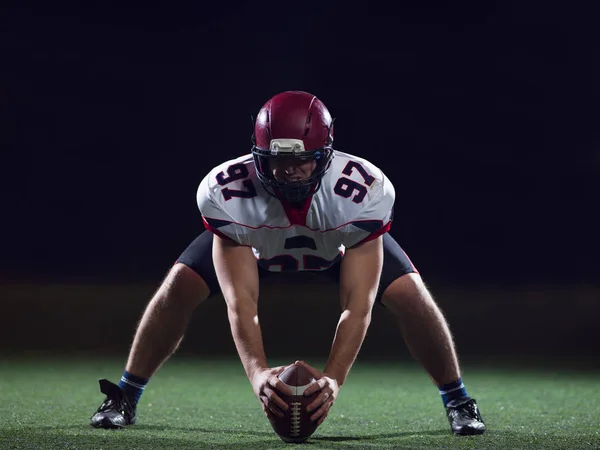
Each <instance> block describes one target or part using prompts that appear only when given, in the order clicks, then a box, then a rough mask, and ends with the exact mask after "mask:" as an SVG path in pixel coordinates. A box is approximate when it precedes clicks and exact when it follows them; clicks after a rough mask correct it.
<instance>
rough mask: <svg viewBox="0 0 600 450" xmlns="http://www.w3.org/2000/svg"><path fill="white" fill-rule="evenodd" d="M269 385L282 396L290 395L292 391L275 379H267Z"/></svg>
mask: <svg viewBox="0 0 600 450" xmlns="http://www.w3.org/2000/svg"><path fill="white" fill-rule="evenodd" d="M269 385H270V386H271V387H273V388H274V389H276V390H277V391H278V392H281V393H282V394H283V395H292V390H291V389H290V388H289V387H287V386H286V385H285V383H284V382H283V381H281V380H280V379H279V378H277V377H271V378H269Z"/></svg>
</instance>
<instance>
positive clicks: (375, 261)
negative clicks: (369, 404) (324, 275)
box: [325, 236, 383, 386]
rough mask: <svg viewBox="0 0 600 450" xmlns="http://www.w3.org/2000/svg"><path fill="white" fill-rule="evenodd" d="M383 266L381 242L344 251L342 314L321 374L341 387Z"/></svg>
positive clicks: (367, 321)
mask: <svg viewBox="0 0 600 450" xmlns="http://www.w3.org/2000/svg"><path fill="white" fill-rule="evenodd" d="M382 266H383V239H382V237H381V236H380V237H378V238H376V239H373V240H370V241H367V242H364V243H362V244H360V245H357V246H355V247H351V248H348V249H346V254H345V255H344V258H342V262H341V273H340V302H341V308H342V314H341V316H340V319H339V321H338V326H337V330H336V333H335V337H334V340H333V344H332V347H331V351H330V354H329V359H328V361H327V365H326V366H325V373H326V374H328V375H329V376H330V377H332V378H335V379H336V380H337V382H338V383H339V385H340V386H341V385H342V384H343V383H344V382H345V381H346V377H347V376H348V372H349V371H350V368H351V367H352V365H353V364H354V361H355V360H356V356H357V355H358V352H359V350H360V347H361V345H362V343H363V341H364V338H365V336H366V333H367V329H368V327H369V324H370V323H371V311H372V309H373V303H374V302H375V297H376V295H377V288H378V286H379V277H380V275H381V269H382Z"/></svg>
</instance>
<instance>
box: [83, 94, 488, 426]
mask: <svg viewBox="0 0 600 450" xmlns="http://www.w3.org/2000/svg"><path fill="white" fill-rule="evenodd" d="M333 134H334V130H333V119H332V117H331V115H330V113H329V111H328V110H327V108H326V107H325V105H324V104H323V103H322V102H321V101H320V100H319V99H318V98H316V97H315V96H314V95H312V94H309V93H307V92H300V91H290V92H283V93H280V94H278V95H275V96H274V97H273V98H271V99H270V100H268V101H267V102H266V103H265V104H264V106H263V107H262V108H261V110H260V112H259V113H258V116H257V118H256V121H255V128H254V135H253V144H254V145H253V147H252V151H251V154H248V155H246V156H242V157H239V158H237V159H233V160H230V161H227V162H225V163H223V164H221V165H219V166H217V167H215V168H214V169H212V170H211V171H210V172H209V173H208V174H207V175H206V177H205V178H204V179H203V180H202V182H201V183H200V186H199V188H198V192H197V201H198V207H199V209H200V212H201V214H202V218H203V220H204V225H205V227H206V229H207V230H208V231H204V232H202V233H201V234H200V235H199V236H198V237H197V238H196V239H195V240H194V241H193V242H192V243H191V244H190V245H189V247H188V248H187V249H186V250H185V251H184V252H183V253H182V254H181V256H180V257H179V258H178V260H177V262H176V264H175V265H174V266H173V267H172V269H171V270H170V272H169V273H168V275H167V276H166V278H165V280H164V282H163V283H162V285H161V286H160V288H159V289H158V290H157V292H156V294H155V295H154V296H153V298H152V299H151V300H150V302H149V303H148V306H147V308H146V310H145V312H144V314H143V316H142V319H141V321H140V324H139V327H138V329H137V332H136V335H135V338H134V341H133V345H132V347H131V350H130V354H129V358H128V361H127V364H126V367H125V371H124V373H123V376H122V377H121V380H120V382H119V384H118V385H116V384H113V383H111V382H110V381H108V380H100V389H101V392H102V393H103V394H105V395H106V398H105V400H104V402H103V403H102V404H101V405H100V407H99V408H98V410H97V411H96V413H95V414H94V415H93V416H92V417H91V425H92V426H94V427H97V428H121V427H124V426H127V425H131V424H134V423H135V421H136V405H137V403H138V402H139V399H140V397H141V395H142V393H143V391H144V388H145V386H146V384H147V383H148V380H149V379H150V377H151V376H152V375H153V374H154V373H155V372H156V371H157V370H158V368H159V367H160V366H161V364H162V363H163V362H164V361H166V360H167V358H168V357H169V356H171V355H172V354H173V352H174V351H175V350H176V349H177V347H178V345H179V343H180V342H181V340H182V338H183V335H184V332H185V330H186V326H187V323H188V321H189V320H190V317H191V315H192V312H193V311H194V309H195V308H196V307H197V306H198V304H199V303H201V302H202V301H203V300H205V299H206V298H208V297H209V296H211V295H215V294H217V293H219V292H222V294H223V296H224V298H225V301H226V303H227V312H228V318H229V323H230V326H231V332H232V335H233V339H234V342H235V345H236V348H237V351H238V354H239V357H240V359H241V362H242V364H243V366H244V369H245V371H246V374H247V376H248V379H249V380H250V383H251V384H252V386H253V389H254V393H255V394H256V396H257V397H258V399H259V401H260V403H261V405H262V408H263V410H264V411H265V414H267V416H270V417H273V416H272V415H275V416H282V415H283V413H282V411H283V410H285V409H287V405H286V403H285V402H284V401H283V400H282V398H281V396H280V394H281V393H284V394H289V393H290V392H289V389H288V388H287V387H286V386H285V385H283V384H282V383H281V381H280V380H279V379H278V378H277V375H278V374H279V373H280V372H281V370H282V369H283V368H282V367H269V365H268V363H267V358H266V356H265V352H264V348H263V342H262V337H261V329H260V324H259V321H258V312H257V302H258V291H259V279H260V278H263V277H265V276H273V275H275V274H277V273H281V272H290V271H291V272H302V271H318V272H321V273H322V274H323V275H326V276H328V277H330V278H331V279H333V280H334V281H335V282H337V283H339V286H340V291H339V292H340V303H341V310H342V313H341V315H340V318H339V322H338V325H337V330H336V333H335V337H334V339H333V343H332V345H331V350H330V355H329V358H328V361H327V364H326V365H325V367H324V369H323V371H322V372H321V371H320V370H318V369H316V368H314V367H311V366H310V365H308V364H307V363H304V362H299V363H300V364H303V365H304V366H305V367H307V368H308V369H309V370H310V371H311V372H312V373H313V375H314V376H315V378H316V380H317V381H316V382H315V383H313V385H311V387H309V388H308V389H307V394H311V393H313V392H317V391H319V395H318V396H317V397H316V399H315V400H314V401H313V402H312V403H311V404H310V405H309V407H308V410H309V412H310V413H311V418H312V420H315V421H317V422H318V423H319V424H320V423H322V422H323V420H325V418H326V417H327V414H328V412H329V409H330V408H331V406H332V405H333V403H334V401H335V400H336V398H337V396H338V394H339V391H340V388H341V386H342V385H343V384H344V382H345V380H346V377H347V376H348V372H349V371H350V368H351V367H352V365H353V363H354V361H355V358H356V356H357V354H358V352H359V349H360V347H361V345H362V342H363V339H364V337H365V334H366V332H367V328H368V326H369V323H370V321H371V310H372V307H373V304H374V303H375V302H380V303H381V304H382V305H383V306H384V307H385V308H387V309H388V310H389V311H390V313H391V314H392V315H393V316H394V318H395V320H396V322H397V324H398V326H399V327H400V330H401V332H402V334H403V337H404V340H405V342H406V345H407V346H408V349H409V350H410V352H411V354H412V355H413V356H414V358H416V359H417V360H418V361H419V363H420V364H421V365H422V366H423V367H424V369H425V370H426V371H427V373H428V374H429V376H430V377H431V379H432V381H433V382H434V383H435V385H436V386H437V387H438V389H439V392H440V395H441V398H442V402H443V405H444V407H445V409H446V413H447V417H448V420H449V422H450V427H451V430H452V432H453V433H455V434H458V435H472V434H481V433H483V432H484V431H485V425H484V422H483V420H482V417H481V414H480V413H479V410H478V407H477V404H476V402H475V399H473V398H471V397H469V395H468V394H467V391H466V389H465V385H464V384H463V380H462V378H461V373H460V368H459V364H458V361H457V356H456V351H455V347H454V343H453V339H452V336H451V334H450V331H449V328H448V325H447V323H446V321H445V318H444V316H443V314H442V312H441V311H440V309H439V308H438V306H437V305H436V303H435V302H434V300H433V298H432V296H431V294H430V293H429V291H428V289H427V288H426V287H425V285H424V283H423V281H422V279H421V276H420V275H419V272H418V271H417V270H416V269H415V267H414V266H413V264H412V263H411V261H410V260H409V258H408V257H407V255H406V254H405V253H404V251H403V250H402V248H401V247H400V245H399V244H398V243H397V242H396V241H395V240H394V239H393V238H392V237H391V236H390V235H389V234H388V233H387V232H388V231H389V229H390V225H391V223H392V214H393V213H392V209H393V206H394V197H395V193H394V187H393V185H392V183H391V182H390V180H389V179H388V178H387V177H386V175H385V174H384V173H383V172H382V171H381V170H380V169H379V168H378V167H376V166H375V165H373V164H372V163H370V162H369V161H367V160H365V159H363V158H359V157H357V156H354V155H351V154H348V153H343V152H341V151H338V150H334V149H333Z"/></svg>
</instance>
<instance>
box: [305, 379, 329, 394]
mask: <svg viewBox="0 0 600 450" xmlns="http://www.w3.org/2000/svg"><path fill="white" fill-rule="evenodd" d="M325 386H327V380H325V379H323V378H321V379H320V380H316V381H313V382H312V383H311V384H310V386H308V387H307V388H306V389H305V391H304V395H312V394H314V393H315V392H317V391H320V390H322V389H323V388H324V387H325Z"/></svg>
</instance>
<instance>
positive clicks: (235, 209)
mask: <svg viewBox="0 0 600 450" xmlns="http://www.w3.org/2000/svg"><path fill="white" fill-rule="evenodd" d="M394 198H395V192H394V187H393V185H392V183H391V182H390V180H389V179H388V178H387V177H386V176H385V175H384V173H383V172H382V171H381V170H380V169H379V168H377V167H376V166H375V165H373V164H371V163H370V162H369V161H367V160H365V159H363V158H359V157H356V156H353V155H350V154H347V153H343V152H340V151H337V150H335V151H334V157H333V160H332V162H331V167H330V168H329V170H328V171H327V173H326V174H325V176H324V177H323V179H322V180H321V187H320V189H319V190H318V191H317V192H316V193H315V194H314V195H313V196H312V197H311V198H310V199H308V200H307V201H306V202H305V205H304V207H302V208H297V207H294V206H293V205H291V204H288V203H287V202H286V201H285V200H280V199H278V198H275V197H273V196H272V195H270V194H269V193H268V192H267V191H266V190H265V189H264V188H263V186H262V183H261V182H260V180H259V179H258V177H257V175H256V170H255V168H254V159H253V157H252V155H251V154H250V155H245V156H242V157H239V158H237V159H233V160H230V161H227V162H225V163H223V164H221V165H219V166H217V167H215V168H214V169H213V170H211V171H210V172H209V173H208V175H207V176H206V177H205V178H204V179H203V180H202V182H201V183H200V186H199V188H198V193H197V201H198V207H199V209H200V212H201V214H202V217H203V220H204V224H205V226H206V228H207V229H208V230H210V231H212V232H213V233H216V234H218V235H219V236H222V237H227V238H230V239H233V240H234V241H236V242H237V243H239V244H241V245H246V246H249V247H252V250H253V251H254V255H255V256H256V258H257V260H258V263H259V264H260V265H261V266H262V267H263V268H265V269H267V270H270V271H274V272H279V271H301V270H325V269H327V268H328V267H330V266H331V265H332V264H334V263H335V262H336V260H337V259H338V258H339V257H340V256H343V254H344V249H345V248H346V247H352V246H354V245H356V244H358V243H361V242H363V241H368V240H370V239H374V238H376V237H378V236H380V235H381V234H383V233H386V232H387V231H388V230H389V228H390V225H391V220H392V215H393V212H392V209H393V205H394Z"/></svg>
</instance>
